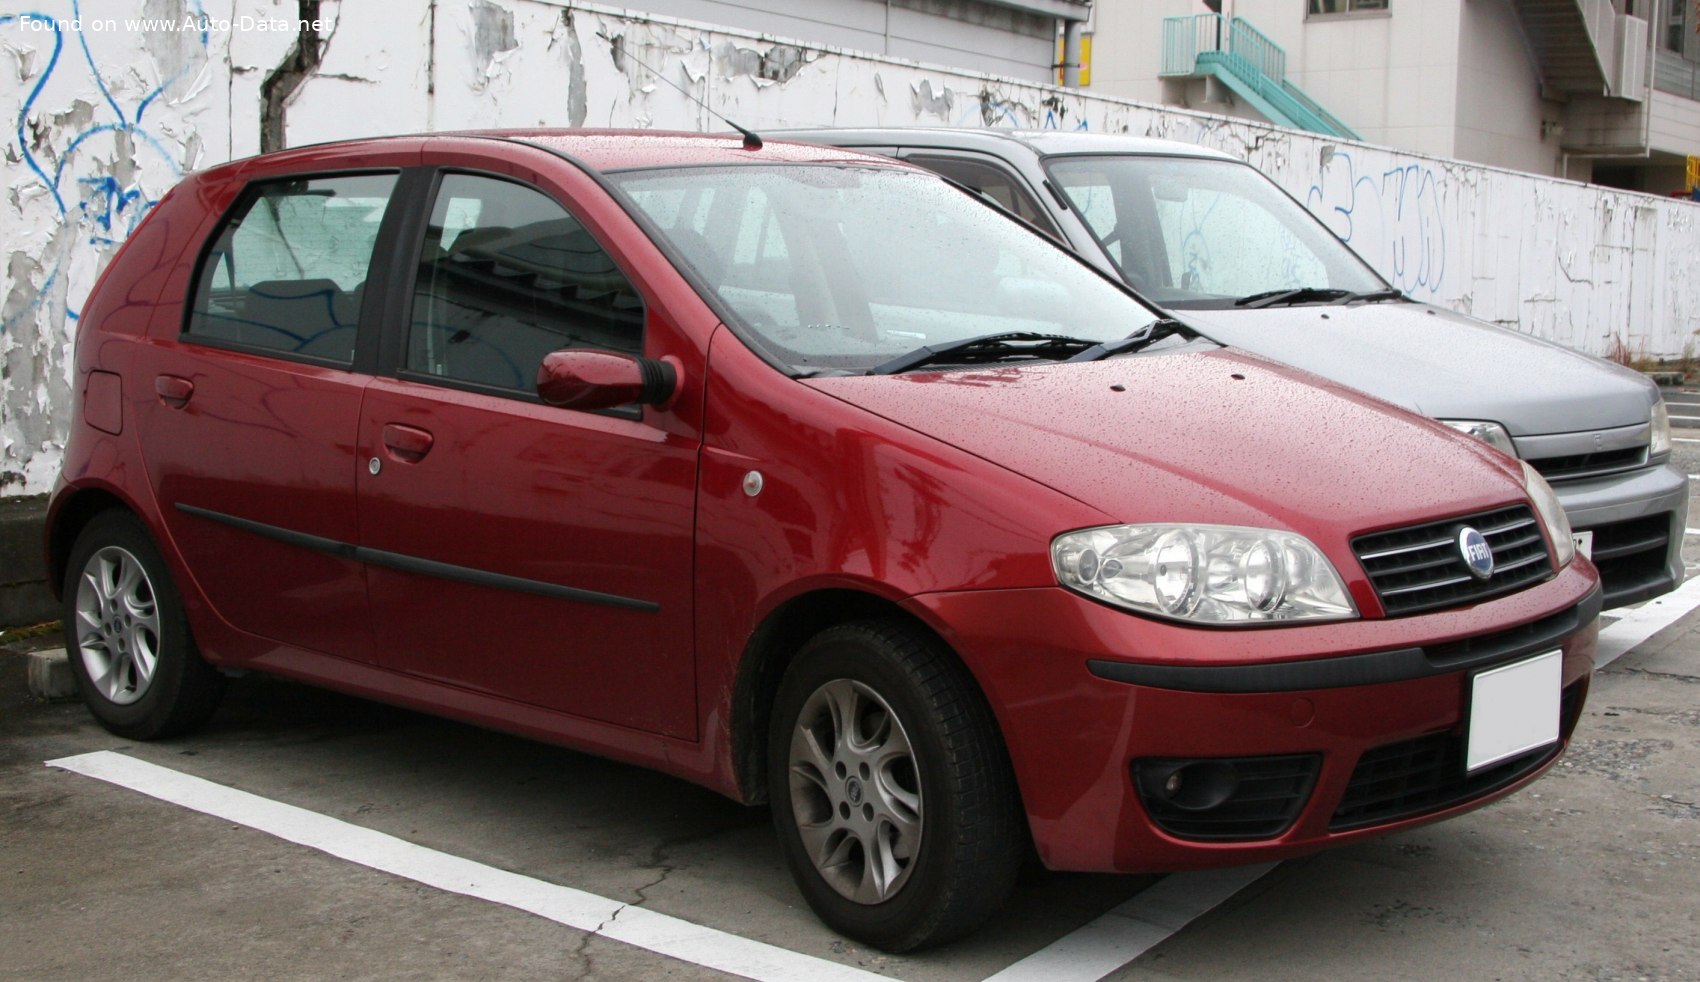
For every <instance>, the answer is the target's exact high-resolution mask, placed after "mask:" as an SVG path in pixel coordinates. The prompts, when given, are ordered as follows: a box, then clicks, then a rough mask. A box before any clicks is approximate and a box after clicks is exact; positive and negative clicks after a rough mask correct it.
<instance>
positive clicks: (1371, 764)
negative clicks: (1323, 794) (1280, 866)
mask: <svg viewBox="0 0 1700 982" xmlns="http://www.w3.org/2000/svg"><path fill="white" fill-rule="evenodd" d="M1586 691H1587V689H1586V684H1585V680H1584V681H1583V682H1572V683H1571V684H1570V685H1568V686H1566V687H1565V689H1564V695H1563V698H1562V701H1561V703H1560V707H1559V737H1560V738H1559V743H1558V745H1557V746H1550V747H1537V748H1536V749H1534V750H1531V751H1529V752H1528V753H1526V754H1523V755H1522V756H1520V757H1513V758H1511V759H1510V760H1506V761H1501V762H1500V763H1498V764H1495V765H1493V766H1492V767H1487V768H1483V769H1482V770H1479V771H1477V772H1476V773H1474V774H1470V773H1468V772H1467V771H1466V770H1465V769H1464V754H1465V748H1466V740H1465V737H1464V735H1463V734H1462V733H1434V734H1430V735H1429V736H1425V737H1418V738H1417V739H1415V740H1407V741H1405V742H1404V743H1395V744H1390V745H1388V746H1385V747H1377V748H1376V749H1374V750H1371V751H1368V752H1367V753H1365V754H1364V755H1363V756H1362V757H1359V758H1358V766H1357V768H1356V769H1355V770H1353V771H1352V779H1351V781H1349V782H1347V784H1346V793H1345V795H1344V796H1342V797H1341V799H1340V806H1339V807H1338V808H1336V809H1335V810H1334V817H1333V818H1332V819H1330V820H1329V822H1328V830H1329V831H1331V832H1344V831H1346V830H1347V829H1355V828H1362V827H1363V826H1366V825H1377V824H1381V823H1383V822H1395V821H1398V820H1400V819H1405V818H1415V817H1417V816H1419V815H1426V814H1428V813H1430V812H1437V811H1441V810H1443V809H1446V808H1451V807H1452V806H1454V805H1460V804H1463V803H1464V802H1466V801H1469V800H1471V799H1473V798H1479V797H1481V796H1482V795H1485V794H1490V793H1492V792H1494V791H1497V790H1499V789H1500V788H1503V787H1505V786H1506V785H1508V784H1512V783H1515V782H1516V781H1517V780H1518V779H1520V778H1523V777H1526V776H1528V775H1529V774H1530V773H1532V772H1534V771H1536V770H1539V769H1540V768H1541V766H1542V765H1544V764H1546V763H1547V762H1548V761H1550V760H1552V759H1553V758H1554V757H1556V756H1558V753H1559V751H1560V750H1562V749H1563V747H1564V742H1565V741H1567V740H1569V739H1570V733H1571V731H1572V730H1574V729H1575V727H1576V719H1577V717H1579V716H1580V715H1581V712H1582V698H1583V694H1584V693H1585V692H1586Z"/></svg>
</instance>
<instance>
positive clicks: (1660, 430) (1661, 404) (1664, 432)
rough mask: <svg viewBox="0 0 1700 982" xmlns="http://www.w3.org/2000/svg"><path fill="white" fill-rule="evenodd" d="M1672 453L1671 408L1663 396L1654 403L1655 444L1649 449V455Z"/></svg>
mask: <svg viewBox="0 0 1700 982" xmlns="http://www.w3.org/2000/svg"><path fill="white" fill-rule="evenodd" d="M1668 453H1670V410H1668V409H1666V408H1665V400H1664V397H1663V396H1660V397H1659V401H1658V402H1657V403H1655V404H1654V405H1653V444H1652V446H1651V447H1649V448H1648V449H1647V455H1648V456H1649V457H1657V456H1659V455H1660V454H1668Z"/></svg>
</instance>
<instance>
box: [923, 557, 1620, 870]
mask: <svg viewBox="0 0 1700 982" xmlns="http://www.w3.org/2000/svg"><path fill="white" fill-rule="evenodd" d="M1585 570H1586V564H1583V563H1573V564H1571V565H1570V566H1569V567H1567V568H1566V569H1565V570H1563V571H1561V572H1560V573H1559V575H1558V576H1556V577H1554V578H1553V579H1551V580H1548V581H1547V582H1545V583H1542V584H1540V585H1538V586H1534V587H1531V588H1529V589H1527V590H1523V591H1520V592H1518V593H1516V594H1513V595H1511V596H1508V597H1504V598H1500V599H1498V600H1494V601H1490V602H1488V603H1483V604H1478V605H1476V606H1473V607H1468V608H1460V609H1456V610H1450V611H1443V612H1438V613H1433V614H1424V615H1417V616H1411V617H1403V618H1394V619H1384V620H1362V621H1348V622H1337V623H1333V624H1322V625H1313V626H1303V627H1298V626H1287V627H1275V628H1266V629H1251V630H1244V629H1240V630H1222V629H1215V630H1211V629H1204V628H1197V627H1189V626H1185V625H1179V624H1170V623H1163V622H1157V621H1153V620H1148V619H1145V618H1140V617H1136V616H1134V615H1132V614H1128V613H1125V612H1123V611H1120V610H1115V609H1112V608H1109V607H1106V606H1103V605H1100V604H1097V603H1094V602H1092V601H1089V600H1086V599H1084V598H1082V597H1079V596H1077V595H1075V594H1072V593H1069V592H1067V591H1064V590H1062V589H1060V588H1050V589H1032V590H999V591H977V592H964V593H950V594H930V595H926V596H922V597H916V598H913V599H912V600H911V601H910V606H911V609H912V610H914V612H915V613H916V614H917V615H919V616H921V617H923V618H924V619H926V620H927V621H928V622H929V623H931V624H933V625H934V627H935V628H937V629H938V630H940V631H941V633H943V634H944V635H945V637H946V639H947V640H948V641H949V642H950V643H951V644H952V645H954V646H955V648H956V650H957V651H958V652H960V653H961V654H962V655H963V658H964V660H965V661H966V662H967V664H968V665H969V668H970V669H971V670H972V671H973V672H974V673H975V675H976V677H977V678H978V679H979V680H980V682H981V685H982V686H983V687H984V689H985V691H986V693H987V696H988V698H989V699H990V701H991V703H992V707H993V711H994V712H995V713H996V714H997V716H998V719H999V723H1000V725H1001V728H1002V731H1003V734H1004V738H1005V742H1006V744H1007V746H1008V748H1009V752H1010V758H1011V762H1012V764H1013V765H1014V768H1015V773H1016V778H1017V780H1018V782H1019V784H1020V787H1021V792H1022V797H1023V802H1024V805H1025V807H1026V810H1027V815H1028V821H1029V825H1030V827H1031V829H1032V833H1033V838H1034V842H1035V844H1036V846H1037V847H1038V850H1039V854H1040V857H1041V858H1042V859H1043V860H1044V862H1045V864H1046V865H1047V866H1049V867H1051V868H1053V869H1065V870H1081V871H1105V872H1108V871H1120V872H1159V871H1167V870H1181V869H1195V868H1203V867H1210V866H1222V865H1233V864H1238V863H1251V862H1262V861H1267V860H1274V859H1281V858H1285V857H1288V856H1293V855H1299V854H1302V853H1306V852H1311V851H1314V850H1317V849H1321V848H1325V847H1328V846H1332V845H1336V844H1340V843H1344V842H1349V841H1352V840H1355V839H1359V838H1364V837H1368V836H1373V835H1380V834H1384V833H1386V832H1389V831H1393V830H1396V829H1400V828H1405V827H1409V826H1413V825H1417V824H1421V823H1424V822H1429V821H1434V820H1436V819H1440V818H1445V817H1447V816H1449V815H1453V814H1457V813H1459V812H1462V811H1466V810H1469V809H1471V808H1474V807H1477V806H1479V805H1481V804H1483V803H1485V802H1487V801H1491V800H1493V799H1495V798H1497V797H1500V796H1503V795H1505V794H1508V793H1510V792H1511V791H1513V790H1515V789H1517V788H1519V787H1522V786H1523V785H1524V784H1526V783H1528V782H1529V781H1531V780H1533V779H1534V778H1535V777H1536V776H1538V775H1539V774H1540V773H1542V772H1544V771H1545V770H1546V769H1547V768H1548V767H1550V766H1551V765H1552V764H1553V762H1554V761H1556V760H1557V758H1558V756H1559V754H1560V753H1561V752H1562V750H1563V748H1564V746H1566V745H1567V744H1568V740H1569V735H1570V732H1571V728H1572V727H1573V726H1574V725H1575V722H1576V719H1577V718H1578V717H1579V715H1580V713H1581V709H1582V704H1583V701H1584V699H1585V697H1586V692H1587V686H1588V680H1589V676H1590V673H1591V671H1592V667H1593V655H1594V648H1595V644H1596V640H1597V637H1598V632H1599V627H1598V623H1599V622H1598V613H1599V603H1600V600H1599V592H1598V590H1597V587H1596V586H1595V582H1594V579H1593V577H1592V576H1591V575H1589V573H1588V572H1586V571H1585ZM1553 650H1560V651H1562V652H1563V655H1562V678H1563V685H1564V696H1563V709H1562V711H1561V720H1560V724H1561V725H1560V730H1561V733H1560V739H1559V742H1558V743H1557V744H1556V745H1550V746H1548V747H1547V748H1545V749H1543V750H1540V751H1538V752H1531V753H1530V754H1528V755H1525V756H1524V757H1522V758H1514V759H1513V761H1512V762H1510V764H1511V765H1512V766H1506V765H1501V766H1497V767H1490V768H1485V769H1483V770H1482V771H1480V772H1478V773H1477V774H1476V775H1474V776H1469V775H1466V774H1465V773H1464V770H1463V765H1462V761H1461V758H1458V755H1459V754H1460V753H1461V750H1460V745H1461V742H1462V740H1463V738H1464V731H1465V721H1466V719H1467V714H1468V700H1469V693H1470V680H1471V677H1472V675H1473V674H1474V673H1475V672H1477V671H1480V670H1483V669H1487V668H1493V667H1498V666H1502V665H1505V664H1514V663H1516V662H1518V661H1520V660H1522V659H1525V658H1527V657H1529V656H1531V655H1533V654H1536V653H1538V652H1544V651H1553ZM1454 758H1458V759H1454ZM1220 759H1233V760H1235V761H1238V762H1249V763H1243V764H1241V765H1237V766H1241V767H1242V768H1243V769H1242V770H1241V772H1240V773H1241V776H1242V777H1249V778H1254V779H1258V780H1262V779H1264V778H1265V777H1267V778H1268V781H1267V787H1268V788H1276V787H1277V786H1283V787H1285V789H1286V790H1285V791H1284V792H1282V793H1285V794H1287V796H1288V797H1289V798H1292V797H1294V796H1296V797H1297V798H1298V799H1299V800H1297V801H1296V802H1291V801H1290V802H1289V804H1290V806H1291V807H1290V816H1288V817H1287V818H1285V819H1284V820H1282V821H1280V822H1277V823H1274V825H1273V826H1270V827H1267V828H1264V829H1262V830H1261V831H1253V832H1252V833H1251V834H1249V836H1248V835H1246V834H1243V829H1244V828H1246V827H1241V829H1242V833H1241V834H1232V835H1229V836H1227V837H1222V836H1221V835H1213V834H1210V833H1200V832H1199V831H1198V829H1197V828H1196V827H1193V826H1189V825H1187V824H1186V823H1185V822H1181V823H1176V822H1175V821H1173V820H1172V819H1173V818H1174V816H1173V815H1172V814H1164V810H1163V809H1162V808H1161V807H1158V808H1156V809H1155V811H1154V810H1153V807H1152V804H1150V803H1152V802H1153V796H1152V795H1151V794H1150V793H1149V790H1150V789H1149V786H1148V785H1149V779H1148V777H1144V778H1138V779H1136V776H1135V775H1136V773H1137V772H1139V771H1140V768H1141V767H1143V768H1145V773H1146V774H1147V775H1148V774H1149V773H1150V768H1151V767H1152V766H1153V762H1155V766H1156V767H1157V768H1158V771H1159V773H1160V772H1161V768H1162V767H1164V766H1168V765H1170V764H1172V763H1173V762H1177V761H1180V762H1186V761H1201V760H1220ZM1165 762H1167V763H1165ZM1267 768H1273V769H1274V770H1275V771H1279V772H1281V773H1280V774H1278V775H1276V774H1269V775H1266V774H1264V773H1263V771H1262V770H1260V769H1267ZM1389 774H1393V775H1395V776H1394V777H1393V778H1392V783H1391V784H1390V783H1388V781H1389V779H1388V777H1387V776H1388V775H1389ZM1401 775H1402V776H1401ZM1283 781H1284V782H1286V783H1285V785H1283V784H1282V782H1283ZM1377 782H1380V783H1379V784H1378V783H1377ZM1141 783H1145V784H1146V785H1147V793H1145V794H1142V793H1141V791H1140V788H1139V785H1140V784H1141ZM1242 784H1243V782H1242ZM1295 789H1296V790H1295ZM1156 804H1159V805H1160V804H1161V803H1160V802H1156ZM1183 817H1185V816H1183ZM1277 826H1278V827H1277Z"/></svg>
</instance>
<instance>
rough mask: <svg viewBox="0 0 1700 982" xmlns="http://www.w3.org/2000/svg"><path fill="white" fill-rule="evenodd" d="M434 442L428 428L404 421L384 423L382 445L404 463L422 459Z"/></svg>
mask: <svg viewBox="0 0 1700 982" xmlns="http://www.w3.org/2000/svg"><path fill="white" fill-rule="evenodd" d="M434 442H435V438H434V437H432V436H431V433H430V431H429V430H422V429H420V428H419V427H417V426H408V425H406V424H404V423H385V424H384V446H386V447H388V448H389V451H390V455H391V456H393V457H394V458H395V459H397V460H400V461H403V462H405V463H409V464H416V463H418V462H419V461H421V460H424V459H425V455H426V454H428V453H430V452H431V444H432V443H434Z"/></svg>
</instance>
